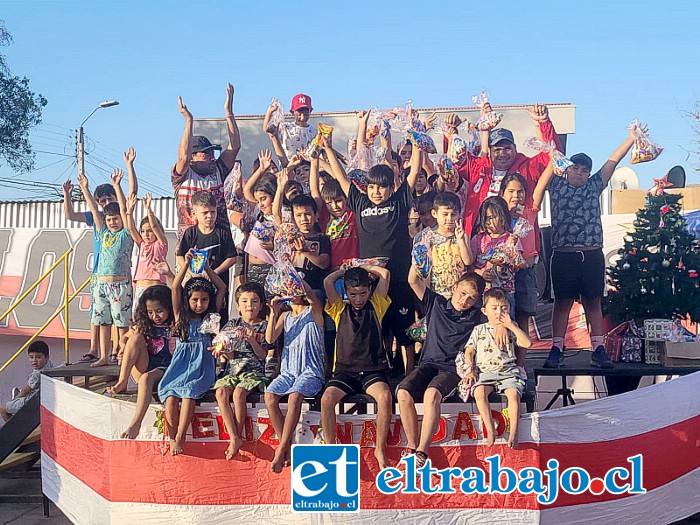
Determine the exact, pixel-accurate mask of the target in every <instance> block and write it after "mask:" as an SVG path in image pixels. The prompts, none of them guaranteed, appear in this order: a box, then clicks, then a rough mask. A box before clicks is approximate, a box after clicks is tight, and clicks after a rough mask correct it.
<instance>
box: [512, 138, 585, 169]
mask: <svg viewBox="0 0 700 525" xmlns="http://www.w3.org/2000/svg"><path fill="white" fill-rule="evenodd" d="M524 146H525V147H526V148H532V149H534V150H536V151H544V152H546V153H549V152H550V151H553V152H554V153H553V154H552V163H553V164H554V173H556V174H557V175H560V176H561V175H564V173H566V170H567V169H568V168H569V166H573V165H574V163H573V162H571V161H570V160H569V159H567V158H566V157H565V156H564V154H563V153H562V152H561V151H559V150H558V149H557V147H556V145H555V144H554V141H552V142H550V143H546V142H543V141H541V140H539V139H538V138H536V137H530V138H529V139H527V140H526V141H525V144H524Z"/></svg>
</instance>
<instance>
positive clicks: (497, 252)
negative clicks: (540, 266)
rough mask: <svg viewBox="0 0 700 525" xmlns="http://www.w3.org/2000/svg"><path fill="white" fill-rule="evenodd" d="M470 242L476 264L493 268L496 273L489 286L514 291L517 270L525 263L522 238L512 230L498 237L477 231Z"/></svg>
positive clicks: (479, 266) (509, 291)
mask: <svg viewBox="0 0 700 525" xmlns="http://www.w3.org/2000/svg"><path fill="white" fill-rule="evenodd" d="M470 244H471V249H472V253H473V254H474V259H475V260H474V266H475V267H476V268H479V269H480V268H487V269H492V270H494V272H495V273H496V279H495V280H494V281H491V282H490V283H488V284H489V285H490V286H488V288H491V287H494V286H500V287H501V288H503V289H504V290H505V291H506V292H508V293H512V292H514V291H515V272H516V271H517V270H518V269H519V268H522V267H523V265H524V260H523V257H522V253H523V247H522V244H521V243H520V239H518V237H517V236H515V235H513V234H512V233H510V232H505V233H504V234H503V235H500V236H498V237H491V236H490V235H489V234H487V233H477V234H476V235H475V236H474V237H472V240H471V243H470ZM492 257H494V258H495V259H492Z"/></svg>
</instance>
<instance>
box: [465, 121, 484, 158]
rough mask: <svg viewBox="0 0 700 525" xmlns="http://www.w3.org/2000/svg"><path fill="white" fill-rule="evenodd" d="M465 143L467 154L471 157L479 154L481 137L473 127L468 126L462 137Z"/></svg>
mask: <svg viewBox="0 0 700 525" xmlns="http://www.w3.org/2000/svg"><path fill="white" fill-rule="evenodd" d="M464 137H465V139H466V141H467V152H468V153H470V154H471V155H479V153H480V152H481V137H480V136H479V132H478V131H477V129H476V127H475V126H469V127H468V128H467V132H466V133H465V135H464Z"/></svg>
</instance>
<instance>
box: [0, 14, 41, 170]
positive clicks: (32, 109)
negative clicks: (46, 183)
mask: <svg viewBox="0 0 700 525" xmlns="http://www.w3.org/2000/svg"><path fill="white" fill-rule="evenodd" d="M11 43H12V35H10V33H8V32H7V29H5V23H4V22H3V21H2V20H0V46H7V45H9V44H11ZM45 105H46V99H45V98H44V97H43V96H42V95H39V94H37V93H34V92H33V91H31V90H30V89H29V79H28V78H26V77H15V76H12V73H10V69H9V68H8V67H7V63H6V62H5V57H4V56H3V55H1V54H0V162H1V161H2V159H4V160H5V162H6V163H7V164H8V165H9V166H10V167H11V168H12V169H13V170H14V171H18V172H27V171H30V170H31V169H32V167H33V166H34V152H33V151H32V146H31V144H30V143H29V130H30V129H31V128H32V127H33V126H36V125H37V124H39V123H40V122H41V111H42V108H43V107H44V106H45Z"/></svg>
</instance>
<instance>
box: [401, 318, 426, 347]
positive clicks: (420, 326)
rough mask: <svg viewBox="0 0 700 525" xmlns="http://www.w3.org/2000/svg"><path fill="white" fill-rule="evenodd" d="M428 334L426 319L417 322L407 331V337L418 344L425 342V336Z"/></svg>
mask: <svg viewBox="0 0 700 525" xmlns="http://www.w3.org/2000/svg"><path fill="white" fill-rule="evenodd" d="M426 333H427V328H426V323H425V317H424V318H423V319H421V320H420V321H416V322H415V323H413V324H412V325H411V326H409V327H408V328H407V329H406V335H407V336H408V337H410V338H411V339H413V340H414V341H416V342H417V343H424V342H425V334H426Z"/></svg>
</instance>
